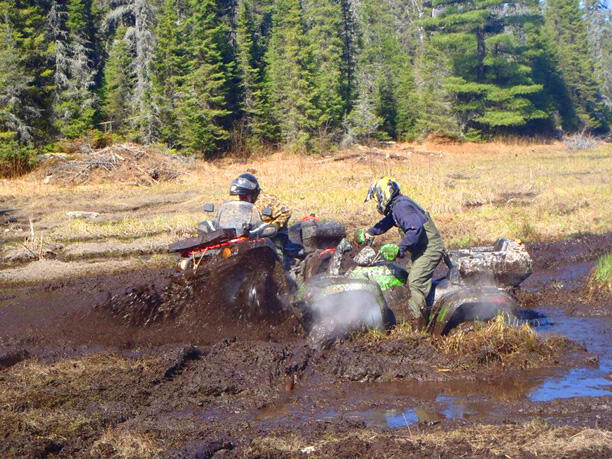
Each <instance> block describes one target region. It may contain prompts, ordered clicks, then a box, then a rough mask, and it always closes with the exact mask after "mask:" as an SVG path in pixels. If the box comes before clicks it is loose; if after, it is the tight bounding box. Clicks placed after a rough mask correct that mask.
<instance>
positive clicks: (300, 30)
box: [266, 0, 320, 151]
mask: <svg viewBox="0 0 612 459" xmlns="http://www.w3.org/2000/svg"><path fill="white" fill-rule="evenodd" d="M266 60H267V79H268V81H267V90H268V94H269V98H270V103H271V104H272V110H273V114H274V116H275V119H276V122H277V123H278V125H279V126H280V131H281V136H282V141H283V143H284V144H285V145H286V146H287V147H288V148H291V149H293V150H296V151H309V150H311V149H312V147H313V144H312V141H313V137H314V134H315V129H316V126H317V122H318V119H319V116H320V112H319V110H317V107H316V106H315V103H314V85H313V74H312V62H313V57H312V53H311V48H310V47H309V46H308V40H307V37H306V27H305V24H304V16H303V9H302V7H301V3H300V2H296V1H295V0H277V1H276V3H275V12H274V16H273V26H272V32H271V36H270V42H269V47H268V53H267V55H266Z"/></svg>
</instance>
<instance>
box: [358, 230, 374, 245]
mask: <svg viewBox="0 0 612 459" xmlns="http://www.w3.org/2000/svg"><path fill="white" fill-rule="evenodd" d="M354 236H355V241H357V244H365V243H366V242H368V241H369V240H370V239H371V238H370V237H368V236H367V231H366V230H365V229H364V228H358V229H356V230H355V234H354Z"/></svg>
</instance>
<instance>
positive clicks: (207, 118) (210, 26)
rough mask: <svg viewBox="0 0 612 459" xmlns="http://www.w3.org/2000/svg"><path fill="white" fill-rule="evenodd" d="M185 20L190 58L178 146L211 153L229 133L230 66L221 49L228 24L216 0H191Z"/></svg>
mask: <svg viewBox="0 0 612 459" xmlns="http://www.w3.org/2000/svg"><path fill="white" fill-rule="evenodd" d="M189 7H190V11H189V14H188V19H187V21H186V24H185V26H186V32H185V34H186V35H185V38H186V41H187V47H188V48H187V53H188V61H187V68H186V71H187V73H186V75H185V77H184V81H183V82H182V85H181V87H180V89H179V96H178V101H177V108H176V116H177V121H178V124H179V125H180V126H181V129H180V133H179V136H178V146H180V147H183V148H185V149H186V151H188V152H191V153H202V154H203V155H204V156H211V155H213V154H217V153H219V152H220V151H222V149H223V146H224V144H225V141H226V140H227V139H228V137H229V133H228V131H227V129H226V127H225V126H226V125H227V124H226V119H227V116H228V115H229V114H230V113H231V112H230V111H229V110H227V109H226V106H227V105H226V104H227V99H226V90H227V87H226V85H227V73H226V72H227V68H226V66H225V65H224V61H223V53H222V49H223V46H225V45H226V44H227V43H228V31H227V27H226V26H225V25H224V24H223V23H222V22H221V21H220V20H219V17H218V5H217V2H216V1H215V0H190V1H189Z"/></svg>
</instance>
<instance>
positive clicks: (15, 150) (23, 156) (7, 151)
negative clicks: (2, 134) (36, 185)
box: [0, 138, 36, 177]
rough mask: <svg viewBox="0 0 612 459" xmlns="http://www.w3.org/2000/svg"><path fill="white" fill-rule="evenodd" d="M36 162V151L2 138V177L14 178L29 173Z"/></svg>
mask: <svg viewBox="0 0 612 459" xmlns="http://www.w3.org/2000/svg"><path fill="white" fill-rule="evenodd" d="M35 162H36V150H34V149H33V148H30V147H26V146H23V145H20V144H19V143H18V142H17V141H16V140H12V139H2V138H0V176H2V177H13V176H16V175H21V174H25V173H26V172H29V171H30V170H31V169H32V168H33V167H34V164H35Z"/></svg>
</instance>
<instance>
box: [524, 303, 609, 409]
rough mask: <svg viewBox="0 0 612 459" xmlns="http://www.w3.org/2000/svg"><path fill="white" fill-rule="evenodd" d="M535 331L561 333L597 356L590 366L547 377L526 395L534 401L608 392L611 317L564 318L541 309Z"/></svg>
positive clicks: (552, 311) (551, 311)
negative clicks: (596, 359) (542, 314)
mask: <svg viewBox="0 0 612 459" xmlns="http://www.w3.org/2000/svg"><path fill="white" fill-rule="evenodd" d="M542 312H543V313H544V317H543V318H542V319H540V321H539V322H540V323H539V326H538V327H537V328H538V330H539V331H541V332H543V333H556V334H561V335H565V336H567V337H568V338H570V339H572V340H573V341H577V342H579V343H580V344H582V345H583V346H585V347H586V348H587V350H588V351H589V352H591V353H593V354H596V355H597V356H598V358H599V361H598V362H586V363H590V364H591V365H588V366H585V367H583V368H573V369H571V370H569V371H566V372H564V374H562V375H555V376H551V377H550V378H547V379H546V380H545V381H544V382H543V383H542V384H540V385H539V386H538V387H537V388H536V389H535V390H533V391H532V392H531V393H530V394H529V399H530V400H531V401H534V402H542V401H550V400H555V399H560V398H570V397H599V396H608V395H612V320H610V319H609V318H593V317H568V316H566V315H564V314H562V313H561V312H559V311H556V310H543V311H542Z"/></svg>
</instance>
